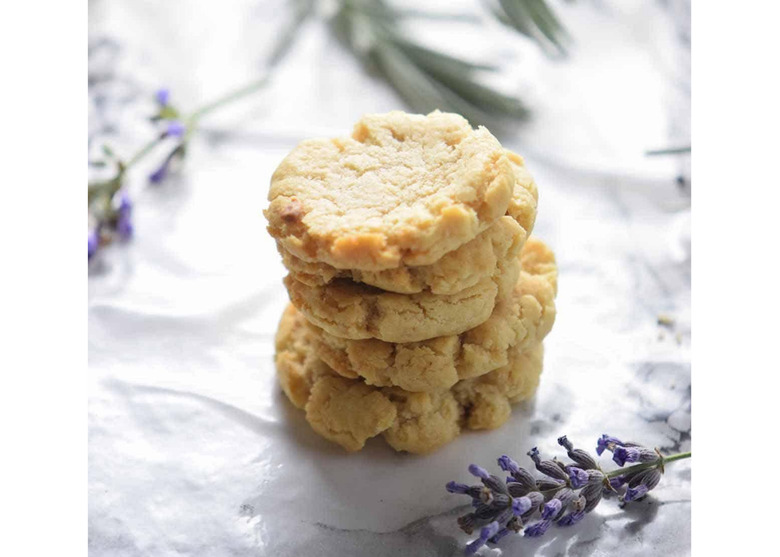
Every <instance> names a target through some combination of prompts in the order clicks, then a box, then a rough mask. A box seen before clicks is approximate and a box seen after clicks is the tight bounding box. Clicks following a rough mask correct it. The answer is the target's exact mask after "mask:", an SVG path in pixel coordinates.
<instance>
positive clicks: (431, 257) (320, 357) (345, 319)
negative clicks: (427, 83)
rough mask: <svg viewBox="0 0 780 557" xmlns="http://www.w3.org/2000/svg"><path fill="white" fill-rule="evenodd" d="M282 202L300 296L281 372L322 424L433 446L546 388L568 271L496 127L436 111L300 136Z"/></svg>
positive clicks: (285, 170)
mask: <svg viewBox="0 0 780 557" xmlns="http://www.w3.org/2000/svg"><path fill="white" fill-rule="evenodd" d="M269 201H270V206H269V207H268V209H267V210H266V212H265V214H266V217H267V219H268V222H269V226H268V231H269V232H270V234H271V235H272V236H273V237H274V238H275V239H276V241H277V245H278V248H279V251H280V253H281V254H282V258H283V261H284V264H285V266H286V267H287V269H288V270H289V274H288V276H287V277H286V278H285V285H286V287H287V291H288V292H289V294H290V299H291V301H292V303H291V304H290V305H289V306H288V307H287V309H286V310H285V312H284V315H283V316H282V319H281V323H280V324H279V330H278V332H277V337H276V366H277V371H278V375H279V382H280V384H281V386H282V389H283V390H284V392H285V394H286V395H287V397H288V398H289V399H290V401H291V402H292V403H293V404H294V405H295V406H297V407H299V408H302V409H304V410H305V412H306V419H307V421H308V422H309V423H310V424H311V427H312V428H313V429H314V430H315V431H316V432H317V433H319V434H320V435H322V436H323V437H325V438H327V439H329V440H331V441H334V442H336V443H338V444H340V445H341V446H343V447H344V448H345V449H347V450H349V451H355V450H359V449H361V448H362V447H363V446H364V444H365V442H366V440H367V439H369V438H370V437H374V436H376V435H379V434H381V435H382V436H383V437H384V438H385V440H386V441H387V442H388V443H389V444H390V445H391V446H392V447H393V448H394V449H396V450H399V451H408V452H412V453H426V452H430V451H432V450H434V449H436V448H438V447H440V446H441V445H443V444H445V443H447V442H449V441H451V440H452V439H454V438H455V437H456V436H457V435H458V434H459V433H460V432H461V430H462V429H464V428H466V429H491V428H496V427H498V426H500V425H501V424H503V423H504V422H505V421H506V420H507V419H508V418H509V415H510V411H511V407H510V404H511V403H514V402H518V401H521V400H525V399H527V398H529V397H531V396H532V395H533V393H534V391H535V390H536V387H537V385H538V383H539V375H540V373H541V371H542V355H543V349H542V340H543V338H544V337H545V335H546V334H547V333H548V332H549V331H550V329H551V328H552V325H553V321H554V320H555V305H554V298H555V293H556V281H557V268H556V265H555V258H554V256H553V253H552V252H551V251H550V250H549V249H548V248H547V247H546V246H545V245H544V244H543V243H542V242H540V241H539V240H537V239H535V238H529V237H528V235H529V234H530V233H531V230H532V228H533V225H534V220H535V218H536V202H537V191H536V185H535V184H534V182H533V179H532V178H531V176H530V174H529V173H528V171H527V170H526V169H525V166H524V163H523V159H522V158H521V157H519V156H517V155H515V154H514V153H511V152H508V151H506V150H505V149H504V148H503V147H502V146H501V144H500V143H499V142H498V140H496V138H495V137H493V136H492V135H491V134H490V132H488V131H487V130H486V129H485V128H482V127H480V128H478V129H473V128H472V127H471V126H470V125H469V124H468V122H467V121H466V120H465V119H463V118H462V117H460V116H458V115H455V114H446V113H441V112H438V111H437V112H432V113H431V114H428V115H427V116H422V115H413V114H406V113H403V112H390V113H387V114H372V115H367V116H364V117H363V118H362V119H361V120H360V121H359V122H358V123H357V124H356V125H355V127H354V130H353V132H352V135H351V137H343V138H335V139H317V140H310V141H304V142H302V143H301V144H299V145H298V146H297V147H296V148H295V149H294V150H293V151H292V152H291V153H290V154H289V155H288V156H287V157H286V158H285V159H284V160H283V161H282V163H281V164H280V165H279V167H278V168H277V169H276V171H275V172H274V175H273V177H272V180H271V188H270V192H269Z"/></svg>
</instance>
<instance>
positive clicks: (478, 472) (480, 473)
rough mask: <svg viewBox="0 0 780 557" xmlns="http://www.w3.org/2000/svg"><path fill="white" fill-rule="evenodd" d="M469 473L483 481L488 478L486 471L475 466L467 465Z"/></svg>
mask: <svg viewBox="0 0 780 557" xmlns="http://www.w3.org/2000/svg"><path fill="white" fill-rule="evenodd" d="M469 473H470V474H472V475H473V476H476V477H478V478H482V479H483V480H486V479H488V478H489V477H490V474H488V471H487V470H485V469H484V468H482V467H481V466H477V465H476V464H470V465H469Z"/></svg>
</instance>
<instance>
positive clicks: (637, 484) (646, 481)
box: [623, 468, 661, 502]
mask: <svg viewBox="0 0 780 557" xmlns="http://www.w3.org/2000/svg"><path fill="white" fill-rule="evenodd" d="M660 481H661V471H660V470H659V469H658V468H648V469H646V470H641V471H639V472H637V473H636V474H632V475H631V476H629V479H628V489H627V490H626V494H625V495H624V496H623V501H625V502H628V501H636V500H637V499H640V498H642V497H644V496H645V495H647V493H648V492H649V491H650V490H651V489H653V488H654V487H655V486H657V485H658V482H660Z"/></svg>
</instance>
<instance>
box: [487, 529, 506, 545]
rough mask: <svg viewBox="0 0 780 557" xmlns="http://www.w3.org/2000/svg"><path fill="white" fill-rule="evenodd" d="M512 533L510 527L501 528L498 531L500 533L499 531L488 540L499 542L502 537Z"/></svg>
mask: <svg viewBox="0 0 780 557" xmlns="http://www.w3.org/2000/svg"><path fill="white" fill-rule="evenodd" d="M511 533H512V530H511V529H509V528H501V530H499V531H498V533H497V534H496V535H495V536H493V537H492V538H490V539H489V540H488V542H489V543H493V544H496V543H498V542H499V541H501V539H502V538H503V537H504V536H506V535H508V534H511Z"/></svg>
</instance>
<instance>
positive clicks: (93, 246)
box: [87, 228, 100, 259]
mask: <svg viewBox="0 0 780 557" xmlns="http://www.w3.org/2000/svg"><path fill="white" fill-rule="evenodd" d="M99 244H100V239H99V237H98V229H97V228H95V229H94V230H90V231H89V233H88V234H87V259H92V256H93V255H95V252H97V249H98V245H99Z"/></svg>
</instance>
